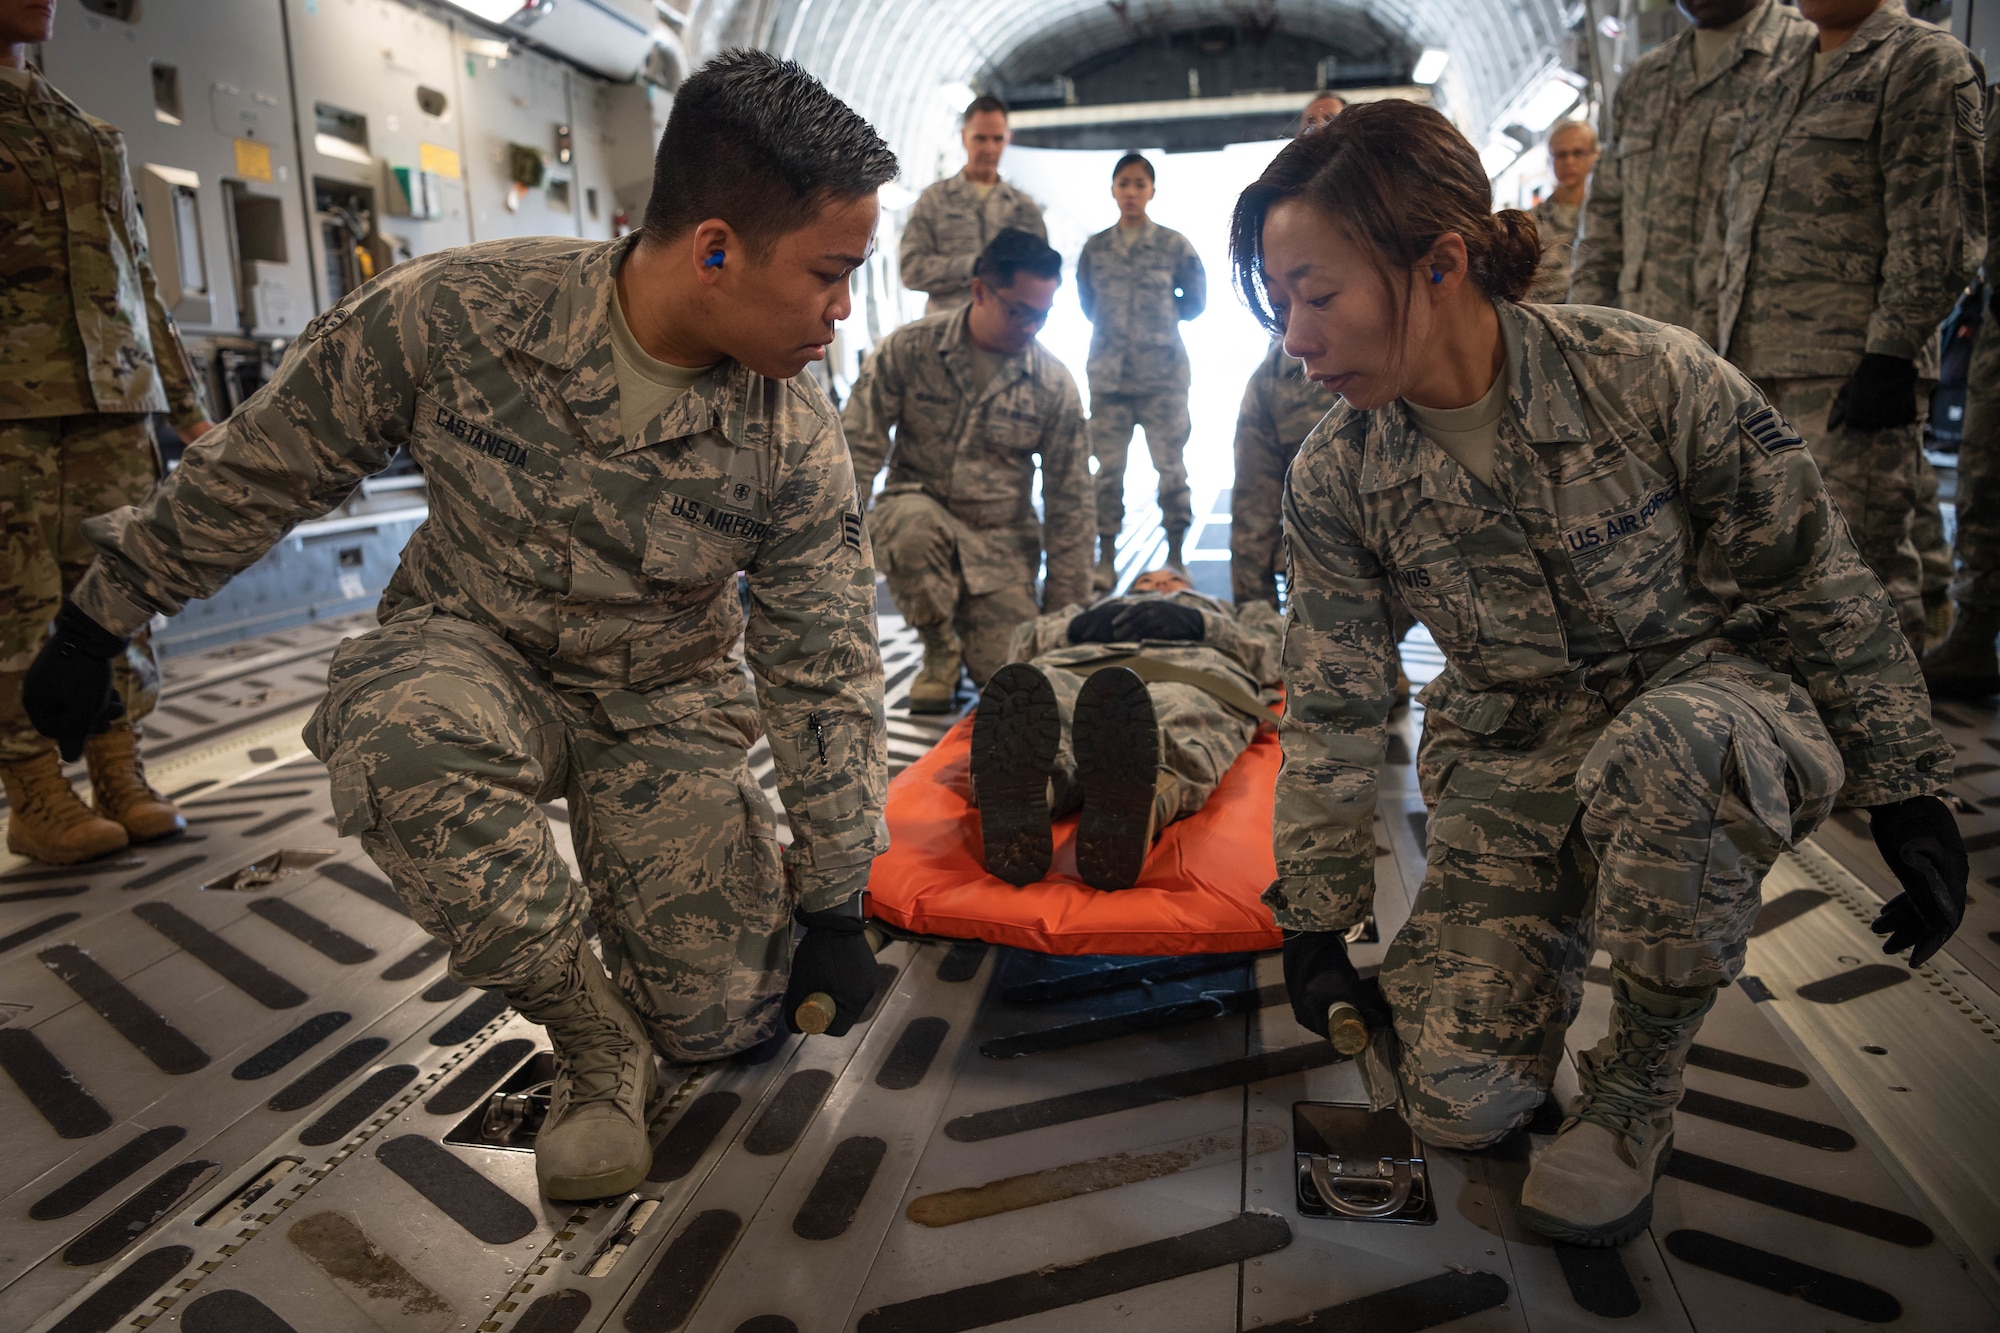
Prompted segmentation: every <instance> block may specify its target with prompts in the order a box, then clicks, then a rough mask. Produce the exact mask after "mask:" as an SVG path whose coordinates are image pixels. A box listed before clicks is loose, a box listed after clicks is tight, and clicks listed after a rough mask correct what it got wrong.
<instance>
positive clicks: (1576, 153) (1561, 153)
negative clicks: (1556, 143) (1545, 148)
mask: <svg viewBox="0 0 2000 1333" xmlns="http://www.w3.org/2000/svg"><path fill="white" fill-rule="evenodd" d="M1549 156H1550V157H1552V158H1554V159H1555V160H1556V161H1558V162H1562V161H1566V160H1568V159H1569V158H1572V157H1596V156H1597V150H1596V149H1595V148H1563V149H1556V150H1551V151H1550V153H1549Z"/></svg>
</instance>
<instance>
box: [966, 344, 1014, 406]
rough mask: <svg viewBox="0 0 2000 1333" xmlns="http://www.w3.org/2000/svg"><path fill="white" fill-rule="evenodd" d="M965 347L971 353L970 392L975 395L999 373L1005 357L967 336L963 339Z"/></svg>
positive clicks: (984, 388) (983, 390)
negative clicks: (988, 349)
mask: <svg viewBox="0 0 2000 1333" xmlns="http://www.w3.org/2000/svg"><path fill="white" fill-rule="evenodd" d="M965 349H966V350H967V351H968V352H970V353H972V392H973V394H974V395H975V396H977V395H978V394H981V393H984V392H985V391H986V386H987V385H989V384H991V383H992V382H993V377H994V376H995V375H998V374H999V373H1000V363H1001V362H1003V361H1005V360H1006V359H1007V358H1006V357H1005V356H1002V355H1001V354H1000V353H999V352H989V351H987V350H986V349H985V348H984V347H981V346H980V345H979V344H978V343H976V342H974V341H972V339H971V338H969V337H968V338H967V339H966V340H965Z"/></svg>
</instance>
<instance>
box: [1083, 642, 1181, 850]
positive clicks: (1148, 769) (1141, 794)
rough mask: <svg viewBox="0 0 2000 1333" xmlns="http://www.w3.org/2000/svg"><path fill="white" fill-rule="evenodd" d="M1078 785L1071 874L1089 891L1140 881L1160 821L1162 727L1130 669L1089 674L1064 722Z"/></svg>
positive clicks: (1167, 791)
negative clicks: (1078, 810)
mask: <svg viewBox="0 0 2000 1333" xmlns="http://www.w3.org/2000/svg"><path fill="white" fill-rule="evenodd" d="M1070 742H1071V744H1072V745H1074V746H1075V747H1076V785H1077V787H1078V788H1079V789H1080V790H1081V791H1082V792H1083V812H1082V813H1081V814H1080V815H1078V816H1077V821H1076V873H1077V875H1078V877H1080V878H1081V879H1082V880H1083V882H1084V883H1086V884H1088V885H1090V886H1091V887H1092V888H1093V889H1129V888H1131V887H1132V886H1133V885H1134V884H1137V883H1138V882H1139V872H1140V871H1141V870H1142V869H1144V867H1145V864H1146V856H1147V854H1148V853H1150V852H1151V851H1152V850H1153V835H1154V834H1155V833H1156V832H1158V831H1159V827H1160V824H1161V814H1160V809H1159V807H1160V805H1161V803H1162V802H1161V798H1162V797H1163V796H1167V795H1170V794H1171V789H1170V787H1163V786H1162V784H1161V782H1160V779H1161V776H1162V774H1161V771H1160V724H1159V717H1158V714H1156V713H1155V712H1154V710H1153V696H1152V693H1151V692H1150V691H1149V690H1147V688H1146V682H1145V681H1144V680H1142V679H1140V677H1139V675H1138V673H1137V672H1135V671H1133V670H1132V669H1131V668H1130V667H1118V666H1114V667H1105V668H1104V669H1102V670H1100V671H1095V672H1092V673H1091V676H1090V679H1089V680H1086V681H1084V682H1083V689H1082V690H1081V691H1080V692H1079V693H1078V694H1077V696H1076V715H1075V717H1074V718H1073V719H1072V720H1071V722H1070Z"/></svg>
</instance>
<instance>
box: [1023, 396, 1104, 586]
mask: <svg viewBox="0 0 2000 1333" xmlns="http://www.w3.org/2000/svg"><path fill="white" fill-rule="evenodd" d="M1057 387H1058V389H1059V393H1058V394H1057V395H1056V408H1055V411H1054V412H1053V413H1051V414H1050V417H1049V419H1048V420H1047V421H1046V422H1044V423H1043V426H1042V439H1041V445H1040V448H1039V449H1038V452H1039V453H1040V454H1041V456H1042V549H1043V551H1044V552H1045V558H1046V559H1047V561H1048V567H1049V572H1048V582H1047V584H1046V585H1045V586H1044V588H1043V590H1042V605H1043V606H1045V607H1047V606H1066V605H1068V604H1069V603H1071V602H1075V603H1077V604H1078V605H1083V606H1087V605H1089V603H1090V546H1091V539H1092V538H1093V536H1094V535H1095V534H1096V532H1097V498H1096V492H1095V491H1094V490H1093V489H1092V488H1091V482H1090V444H1089V440H1088V437H1087V436H1086V435H1085V434H1084V428H1083V404H1082V401H1081V400H1080V399H1079V398H1078V397H1077V393H1076V384H1075V383H1074V382H1073V381H1072V380H1071V379H1070V377H1069V376H1068V375H1067V374H1064V375H1061V377H1060V384H1059V385H1058V386H1057Z"/></svg>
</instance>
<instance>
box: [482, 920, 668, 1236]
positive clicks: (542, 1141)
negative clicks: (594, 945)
mask: <svg viewBox="0 0 2000 1333" xmlns="http://www.w3.org/2000/svg"><path fill="white" fill-rule="evenodd" d="M507 1000H508V1002H509V1003H510V1004H512V1005H513V1006H514V1008H515V1009H516V1010H518V1011H519V1012H520V1013H521V1014H522V1015H523V1016H524V1017H526V1018H529V1019H531V1020H533V1021H534V1022H537V1023H540V1024H541V1025H542V1026H543V1027H545V1028H547V1029H548V1032H549V1041H550V1043H551V1044H553V1045H554V1047H555V1057H556V1077H555V1086H554V1087H553V1088H552V1089H550V1092H549V1114H548V1118H547V1119H545V1120H544V1121H543V1122H542V1129H541V1133H539V1134H538V1135H536V1136H535V1179H536V1180H537V1181H539V1182H540V1184H541V1187H542V1193H543V1194H546V1195H547V1196H548V1197H549V1198H551V1199H602V1198H606V1197H608V1196H610V1195H614V1194H623V1193H625V1192H626V1191H627V1190H632V1189H637V1188H638V1186H639V1182H640V1181H642V1180H644V1179H645V1178H646V1172H647V1171H648V1170H649V1169H651V1167H652V1165H653V1147H652V1144H651V1142H650V1141H649V1140H648V1138H647V1136H646V1104H647V1102H649V1101H650V1100H652V1096H653V1088H654V1085H655V1082H656V1080H657V1077H658V1075H657V1074H656V1073H655V1071H654V1067H653V1043H652V1039H651V1038H649V1037H648V1036H647V1035H646V1029H645V1028H644V1027H643V1026H642V1025H641V1024H640V1022H639V1019H638V1017H637V1016H636V1015H635V1014H633V1012H632V1010H631V1009H630V1008H629V1007H628V1006H627V1005H626V1003H625V999H624V997H623V996H622V995H620V994H619V993H618V987H617V986H616V985H614V984H613V983H612V980H611V978H610V977H608V976H606V975H605V973H604V965H603V964H602V963H600V962H598V961H597V955H596V954H594V953H592V952H591V951H590V949H589V947H588V946H586V945H581V944H579V946H578V948H577V952H576V957H575V959H574V960H573V961H571V962H570V963H568V964H567V965H564V966H561V967H552V968H551V969H550V970H549V973H548V975H546V976H543V977H537V978H536V979H535V980H533V981H531V982H530V983H529V984H527V985H526V986H523V987H520V988H518V989H516V990H512V991H509V992H508V993H507Z"/></svg>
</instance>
